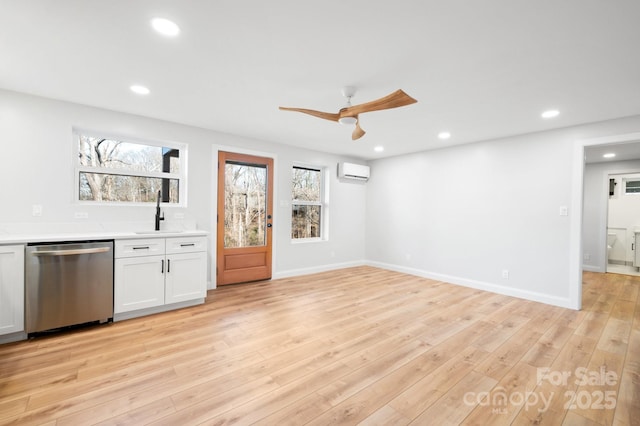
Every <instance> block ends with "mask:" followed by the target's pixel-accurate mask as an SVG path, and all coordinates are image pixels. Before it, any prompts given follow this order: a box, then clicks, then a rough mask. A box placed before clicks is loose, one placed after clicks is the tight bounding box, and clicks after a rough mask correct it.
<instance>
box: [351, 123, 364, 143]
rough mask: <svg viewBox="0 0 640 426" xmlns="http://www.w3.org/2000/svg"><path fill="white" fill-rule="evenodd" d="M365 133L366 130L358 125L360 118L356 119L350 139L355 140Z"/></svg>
mask: <svg viewBox="0 0 640 426" xmlns="http://www.w3.org/2000/svg"><path fill="white" fill-rule="evenodd" d="M365 133H367V132H365V131H364V130H362V127H360V120H358V121H356V128H355V129H353V133H351V140H352V141H355V140H356V139H360V138H361V137H363V136H364V134H365Z"/></svg>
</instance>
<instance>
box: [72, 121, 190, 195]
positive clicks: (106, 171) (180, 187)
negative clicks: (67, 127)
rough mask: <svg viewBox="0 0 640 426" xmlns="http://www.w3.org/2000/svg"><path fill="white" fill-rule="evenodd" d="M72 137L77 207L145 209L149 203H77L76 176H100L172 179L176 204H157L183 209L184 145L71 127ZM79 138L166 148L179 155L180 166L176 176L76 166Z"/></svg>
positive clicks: (78, 179) (185, 153)
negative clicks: (177, 198) (82, 174)
mask: <svg viewBox="0 0 640 426" xmlns="http://www.w3.org/2000/svg"><path fill="white" fill-rule="evenodd" d="M72 133H73V137H72V143H73V149H72V154H73V158H74V159H73V164H74V167H73V169H74V171H73V200H74V202H75V203H77V204H80V205H99V206H132V207H133V206H137V207H139V206H149V205H150V204H151V203H149V202H144V203H143V202H128V201H94V200H81V199H80V173H83V172H85V173H102V174H109V175H119V176H134V177H146V178H158V179H175V180H177V181H178V194H179V201H178V202H177V203H168V202H164V201H162V202H161V205H162V206H164V207H187V176H188V173H187V156H188V150H187V147H188V145H187V144H186V143H180V142H171V141H162V140H149V139H143V138H138V137H130V136H123V135H118V134H113V133H108V132H99V131H93V130H86V129H83V128H77V127H74V128H73V130H72ZM80 135H83V136H90V137H94V138H104V139H110V140H115V141H120V142H125V143H132V144H138V145H146V146H152V147H159V148H169V149H175V150H178V151H179V156H178V160H179V163H180V172H179V173H170V172H147V171H141V170H132V169H127V168H115V169H111V168H103V167H94V166H86V165H82V164H80V155H79V154H80V143H79V142H80V140H79V139H80Z"/></svg>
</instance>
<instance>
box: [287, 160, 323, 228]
mask: <svg viewBox="0 0 640 426" xmlns="http://www.w3.org/2000/svg"><path fill="white" fill-rule="evenodd" d="M291 190H292V193H291V199H292V202H291V207H292V210H291V238H292V239H303V238H320V237H321V236H322V229H321V224H322V170H320V169H312V168H306V167H300V166H294V167H293V170H292V180H291Z"/></svg>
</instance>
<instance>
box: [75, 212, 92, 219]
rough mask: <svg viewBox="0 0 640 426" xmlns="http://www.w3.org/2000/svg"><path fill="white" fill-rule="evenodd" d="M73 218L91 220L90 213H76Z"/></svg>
mask: <svg viewBox="0 0 640 426" xmlns="http://www.w3.org/2000/svg"><path fill="white" fill-rule="evenodd" d="M73 217H75V218H76V219H89V213H87V212H75V213H74V214H73Z"/></svg>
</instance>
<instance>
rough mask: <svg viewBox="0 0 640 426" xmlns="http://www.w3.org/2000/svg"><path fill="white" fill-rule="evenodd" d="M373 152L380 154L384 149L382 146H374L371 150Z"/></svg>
mask: <svg viewBox="0 0 640 426" xmlns="http://www.w3.org/2000/svg"><path fill="white" fill-rule="evenodd" d="M373 150H374V151H375V152H382V151H384V147H383V146H376V147H375V148H373Z"/></svg>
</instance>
